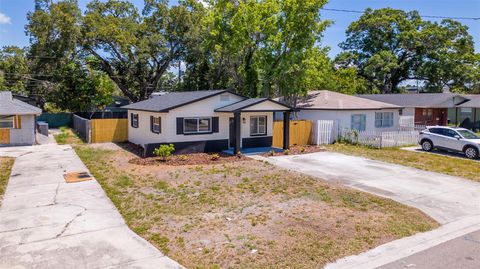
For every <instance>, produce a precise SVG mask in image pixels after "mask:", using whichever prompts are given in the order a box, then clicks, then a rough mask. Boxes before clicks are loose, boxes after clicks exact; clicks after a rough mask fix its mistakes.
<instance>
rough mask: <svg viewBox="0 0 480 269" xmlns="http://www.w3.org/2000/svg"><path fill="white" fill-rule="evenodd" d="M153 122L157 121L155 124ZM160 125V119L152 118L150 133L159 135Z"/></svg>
mask: <svg viewBox="0 0 480 269" xmlns="http://www.w3.org/2000/svg"><path fill="white" fill-rule="evenodd" d="M155 121H157V122H155ZM160 124H161V120H160V117H152V132H153V133H156V134H159V133H160V130H161V128H160ZM155 128H156V129H155Z"/></svg>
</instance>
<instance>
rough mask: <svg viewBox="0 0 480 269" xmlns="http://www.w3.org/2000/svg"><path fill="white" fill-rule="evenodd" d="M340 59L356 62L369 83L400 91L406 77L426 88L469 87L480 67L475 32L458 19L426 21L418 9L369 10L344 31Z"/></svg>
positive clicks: (384, 90) (340, 61)
mask: <svg viewBox="0 0 480 269" xmlns="http://www.w3.org/2000/svg"><path fill="white" fill-rule="evenodd" d="M346 34H347V39H346V40H345V42H343V43H341V44H340V46H341V48H343V49H344V50H345V51H344V52H343V53H341V54H340V55H339V56H338V57H337V59H336V62H337V63H338V64H339V65H341V66H344V67H345V66H350V67H352V66H354V67H356V68H357V69H358V73H359V75H360V76H362V77H363V78H365V79H366V80H367V81H368V82H369V86H370V87H371V88H373V89H378V90H379V91H380V92H382V93H390V92H397V91H398V90H399V85H400V84H401V83H403V82H405V81H408V80H419V81H421V82H422V83H423V84H424V87H425V88H426V89H427V90H428V91H432V92H439V91H442V90H443V88H444V87H448V88H450V89H460V90H461V89H463V90H468V89H469V88H470V87H471V85H472V83H473V81H474V77H475V76H476V75H475V73H478V72H479V70H478V69H479V68H478V67H479V62H478V55H475V51H474V43H473V38H472V36H471V35H470V34H469V33H468V28H467V27H466V26H465V25H463V24H461V23H459V22H457V21H454V20H450V19H445V20H442V21H441V22H440V23H437V22H431V21H425V20H422V18H421V17H420V15H419V14H418V12H416V11H411V12H405V11H402V10H397V9H392V8H383V9H377V10H373V9H367V10H366V11H365V13H364V14H363V15H362V16H361V17H360V19H359V20H358V21H355V22H353V23H352V24H351V25H350V26H349V27H348V29H347V31H346Z"/></svg>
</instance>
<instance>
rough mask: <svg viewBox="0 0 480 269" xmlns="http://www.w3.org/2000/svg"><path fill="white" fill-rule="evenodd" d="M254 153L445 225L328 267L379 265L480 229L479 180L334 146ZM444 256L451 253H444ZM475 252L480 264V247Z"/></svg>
mask: <svg viewBox="0 0 480 269" xmlns="http://www.w3.org/2000/svg"><path fill="white" fill-rule="evenodd" d="M253 158H255V159H258V160H263V161H268V162H270V163H272V164H275V165H278V166H280V167H282V168H285V169H291V170H295V171H299V172H302V173H305V174H308V175H311V176H314V177H318V178H322V179H325V180H330V181H335V182H339V183H341V184H344V185H346V186H349V187H352V188H355V189H359V190H362V191H365V192H369V193H373V194H376V195H379V196H383V197H386V198H390V199H392V200H395V201H398V202H401V203H403V204H406V205H409V206H412V207H416V208H418V209H420V210H422V211H424V212H425V213H427V214H428V215H430V216H431V217H432V218H434V219H435V220H437V221H438V222H439V223H441V224H442V225H443V226H442V227H440V228H439V229H436V230H434V231H430V232H426V233H421V234H417V235H414V236H412V237H408V238H403V239H399V240H396V241H393V242H390V243H387V244H385V245H382V246H379V247H377V248H375V249H373V250H370V251H367V252H364V253H362V254H359V255H356V256H351V257H346V258H343V259H340V260H339V261H337V262H336V263H334V264H329V265H328V266H327V268H336V269H338V268H352V269H353V268H377V267H380V266H383V265H387V264H389V263H392V262H395V261H397V260H400V259H403V258H406V257H408V256H410V255H413V254H415V253H419V252H421V251H424V250H427V249H429V248H432V247H434V246H436V245H439V244H442V243H444V242H447V241H449V240H452V239H455V238H457V237H461V236H463V235H465V234H468V233H472V232H475V231H477V230H480V183H478V182H473V181H469V180H465V179H462V178H458V177H452V176H448V175H444V174H439V173H432V172H427V171H423V170H419V169H414V168H409V167H404V166H400V165H395V164H389V163H384V162H380V161H374V160H370V159H365V158H360V157H354V156H348V155H344V154H339V153H332V152H319V153H312V154H304V155H290V156H278V157H269V158H266V157H262V156H253ZM447 258H448V259H454V258H455V257H452V256H450V257H443V259H444V260H446V259H447ZM474 258H475V259H476V265H477V266H478V268H480V253H478V257H474ZM415 268H425V267H415ZM427 268H428V267H427ZM444 268H447V267H444Z"/></svg>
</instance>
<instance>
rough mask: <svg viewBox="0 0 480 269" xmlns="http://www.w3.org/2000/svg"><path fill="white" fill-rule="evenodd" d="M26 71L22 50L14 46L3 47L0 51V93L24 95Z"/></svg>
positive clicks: (25, 60) (27, 68)
mask: <svg viewBox="0 0 480 269" xmlns="http://www.w3.org/2000/svg"><path fill="white" fill-rule="evenodd" d="M28 70H29V66H28V60H27V58H26V57H25V51H24V50H23V49H21V48H19V47H16V46H6V47H3V48H2V49H1V50H0V91H2V90H9V91H12V92H16V93H22V94H26V93H27V92H26V90H25V84H26V77H27V76H28Z"/></svg>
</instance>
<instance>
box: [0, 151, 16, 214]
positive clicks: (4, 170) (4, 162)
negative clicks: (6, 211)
mask: <svg viewBox="0 0 480 269" xmlns="http://www.w3.org/2000/svg"><path fill="white" fill-rule="evenodd" d="M13 160H14V159H13V158H4V157H0V205H1V204H2V198H3V194H4V193H5V188H6V187H7V183H8V178H9V177H10V172H11V171H12V166H13Z"/></svg>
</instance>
